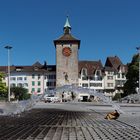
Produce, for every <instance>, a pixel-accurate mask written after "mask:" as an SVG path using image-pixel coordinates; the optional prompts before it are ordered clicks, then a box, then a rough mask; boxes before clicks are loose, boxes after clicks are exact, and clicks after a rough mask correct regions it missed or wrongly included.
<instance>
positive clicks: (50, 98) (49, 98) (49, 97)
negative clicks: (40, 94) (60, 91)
mask: <svg viewBox="0 0 140 140" xmlns="http://www.w3.org/2000/svg"><path fill="white" fill-rule="evenodd" d="M44 102H45V103H50V102H53V103H56V102H60V99H59V98H58V97H56V96H54V95H46V96H44Z"/></svg>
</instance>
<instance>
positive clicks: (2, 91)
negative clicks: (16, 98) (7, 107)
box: [0, 73, 7, 97]
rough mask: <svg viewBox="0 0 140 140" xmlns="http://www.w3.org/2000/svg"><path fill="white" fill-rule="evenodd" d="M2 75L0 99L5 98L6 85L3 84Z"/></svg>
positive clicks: (1, 77)
mask: <svg viewBox="0 0 140 140" xmlns="http://www.w3.org/2000/svg"><path fill="white" fill-rule="evenodd" d="M3 78H4V74H3V73H0V97H6V96H7V87H6V83H4V82H3Z"/></svg>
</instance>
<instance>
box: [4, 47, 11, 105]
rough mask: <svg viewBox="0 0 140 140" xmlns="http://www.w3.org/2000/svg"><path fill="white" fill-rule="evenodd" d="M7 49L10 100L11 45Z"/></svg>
mask: <svg viewBox="0 0 140 140" xmlns="http://www.w3.org/2000/svg"><path fill="white" fill-rule="evenodd" d="M5 49H7V51H8V102H10V50H11V49H12V47H11V46H5Z"/></svg>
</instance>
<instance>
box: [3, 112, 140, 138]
mask: <svg viewBox="0 0 140 140" xmlns="http://www.w3.org/2000/svg"><path fill="white" fill-rule="evenodd" d="M0 140H140V129H139V128H137V127H134V126H131V125H130V124H127V123H125V122H123V121H120V120H117V121H116V120H113V121H108V120H105V119H104V117H103V114H101V113H98V112H96V111H94V110H92V111H78V112H77V111H68V110H61V109H32V110H30V111H28V112H26V113H24V114H22V115H21V116H20V117H19V116H15V117H10V116H0Z"/></svg>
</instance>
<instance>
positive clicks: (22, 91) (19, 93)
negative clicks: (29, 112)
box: [11, 87, 30, 100]
mask: <svg viewBox="0 0 140 140" xmlns="http://www.w3.org/2000/svg"><path fill="white" fill-rule="evenodd" d="M11 93H12V94H13V95H14V96H15V99H17V100H25V99H29V98H30V94H28V90H27V89H26V88H23V87H12V88H11Z"/></svg>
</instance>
